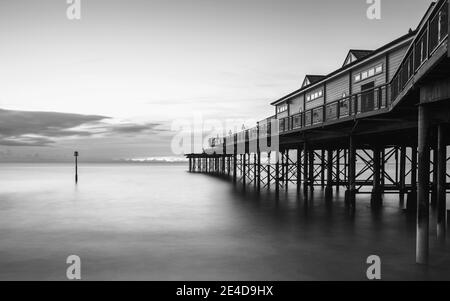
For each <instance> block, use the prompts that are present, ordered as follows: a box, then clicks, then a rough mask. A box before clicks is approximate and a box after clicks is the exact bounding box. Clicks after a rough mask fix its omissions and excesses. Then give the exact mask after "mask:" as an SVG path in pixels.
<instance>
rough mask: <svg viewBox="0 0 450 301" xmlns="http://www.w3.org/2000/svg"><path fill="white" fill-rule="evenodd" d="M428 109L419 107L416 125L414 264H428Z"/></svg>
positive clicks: (422, 106)
mask: <svg viewBox="0 0 450 301" xmlns="http://www.w3.org/2000/svg"><path fill="white" fill-rule="evenodd" d="M430 119H431V118H430V113H429V109H428V108H427V107H426V106H425V105H420V106H419V124H418V162H419V166H418V185H417V236H416V262H417V263H419V264H426V263H428V251H429V250H428V249H429V241H428V228H429V206H430V199H429V185H430V142H431V141H430V140H431V137H430V136H431V135H430V128H431V120H430Z"/></svg>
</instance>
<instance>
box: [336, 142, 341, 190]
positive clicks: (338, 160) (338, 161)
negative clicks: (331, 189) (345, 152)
mask: <svg viewBox="0 0 450 301" xmlns="http://www.w3.org/2000/svg"><path fill="white" fill-rule="evenodd" d="M340 186H341V150H340V149H337V150H336V190H338V191H339V189H340Z"/></svg>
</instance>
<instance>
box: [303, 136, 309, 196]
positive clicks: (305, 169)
mask: <svg viewBox="0 0 450 301" xmlns="http://www.w3.org/2000/svg"><path fill="white" fill-rule="evenodd" d="M308 166H309V163H308V145H307V143H306V142H305V143H304V144H303V193H304V195H305V196H306V195H308Z"/></svg>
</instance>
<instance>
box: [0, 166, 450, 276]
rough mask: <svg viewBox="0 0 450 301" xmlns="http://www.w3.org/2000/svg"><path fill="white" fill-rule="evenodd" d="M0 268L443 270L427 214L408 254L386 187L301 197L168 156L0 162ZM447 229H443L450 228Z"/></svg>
mask: <svg viewBox="0 0 450 301" xmlns="http://www.w3.org/2000/svg"><path fill="white" fill-rule="evenodd" d="M0 168H1V175H0V279H60V280H64V279H65V269H66V264H65V259H66V257H67V256H68V255H70V254H76V255H79V256H80V257H81V260H82V277H83V279H88V280H95V279H102V280H333V279H334V280H353V279H354V280H358V279H365V273H366V268H367V264H366V263H365V260H366V258H367V257H368V256H369V255H371V254H376V255H379V256H380V257H381V261H382V277H383V279H405V280H411V279H450V258H449V254H450V252H449V248H448V245H447V246H440V245H438V244H437V243H436V242H435V239H434V237H435V231H434V224H435V223H434V220H431V221H430V224H431V228H432V233H431V240H430V242H431V256H432V257H431V259H432V262H431V264H430V266H429V267H428V268H424V267H421V266H417V265H415V264H414V261H415V253H414V248H415V219H414V217H408V216H407V215H406V214H405V213H404V212H403V211H402V210H401V209H400V208H399V201H398V196H397V195H389V196H386V198H385V206H384V208H383V209H382V210H381V211H378V212H373V211H372V210H370V208H369V199H368V198H369V195H358V199H357V208H356V211H355V212H354V213H353V214H352V213H350V212H348V211H347V210H346V208H345V206H344V202H343V196H344V190H341V191H340V192H339V194H337V195H336V192H334V194H335V198H334V200H333V202H332V203H326V202H325V201H324V200H323V193H324V192H323V191H322V190H321V189H320V188H316V190H315V191H314V192H313V193H312V194H311V196H310V197H309V198H308V201H305V200H304V198H303V197H298V196H297V194H296V189H295V187H294V185H291V187H290V189H289V191H288V192H285V191H284V190H282V191H281V194H280V198H279V199H278V200H275V198H274V194H273V192H269V193H268V192H266V190H263V191H264V193H261V195H259V196H258V195H256V194H255V193H253V192H252V189H247V191H246V192H245V193H244V192H242V191H241V189H240V188H239V187H237V188H236V187H234V186H233V185H232V184H231V183H230V182H228V181H224V180H222V179H218V178H215V177H212V176H208V175H202V174H189V173H187V172H185V169H186V167H185V166H174V165H119V164H115V165H114V164H111V165H106V164H98V165H82V166H80V168H79V173H80V179H79V183H78V185H75V184H74V179H73V166H72V165H64V164H59V165H58V164H51V165H44V164H35V165H26V164H2V165H0ZM449 239H450V238H449Z"/></svg>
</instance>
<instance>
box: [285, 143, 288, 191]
mask: <svg viewBox="0 0 450 301" xmlns="http://www.w3.org/2000/svg"><path fill="white" fill-rule="evenodd" d="M284 180H285V185H286V187H285V188H286V190H288V185H289V149H287V150H286V162H285V171H284Z"/></svg>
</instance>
